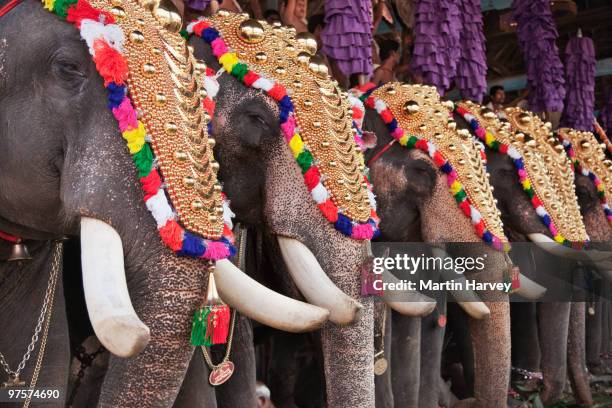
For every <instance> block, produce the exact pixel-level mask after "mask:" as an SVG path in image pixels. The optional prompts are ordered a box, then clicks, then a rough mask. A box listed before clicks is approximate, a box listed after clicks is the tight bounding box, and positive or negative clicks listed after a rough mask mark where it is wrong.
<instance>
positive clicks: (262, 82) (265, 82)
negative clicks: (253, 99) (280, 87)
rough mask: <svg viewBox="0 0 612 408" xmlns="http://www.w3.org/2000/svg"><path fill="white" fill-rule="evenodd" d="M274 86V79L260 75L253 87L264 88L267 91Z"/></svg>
mask: <svg viewBox="0 0 612 408" xmlns="http://www.w3.org/2000/svg"><path fill="white" fill-rule="evenodd" d="M273 86H274V83H273V82H272V81H270V80H269V79H266V78H263V77H260V78H259V79H258V80H257V81H255V82H253V88H257V89H263V90H264V91H266V92H268V91H269V90H270V89H272V87H273Z"/></svg>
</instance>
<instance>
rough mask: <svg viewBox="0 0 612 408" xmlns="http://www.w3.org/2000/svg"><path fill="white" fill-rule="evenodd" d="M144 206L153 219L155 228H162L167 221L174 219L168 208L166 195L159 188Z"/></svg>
mask: <svg viewBox="0 0 612 408" xmlns="http://www.w3.org/2000/svg"><path fill="white" fill-rule="evenodd" d="M145 204H146V205H147V209H148V210H149V211H150V212H151V214H152V215H153V218H155V221H156V222H157V228H161V227H163V226H164V225H166V222H168V220H171V219H173V218H174V212H173V211H172V207H170V204H168V199H167V198H166V194H165V193H164V190H162V189H161V188H160V189H159V190H157V193H156V194H155V195H154V196H153V197H151V198H149V199H148V200H147V201H146V203H145Z"/></svg>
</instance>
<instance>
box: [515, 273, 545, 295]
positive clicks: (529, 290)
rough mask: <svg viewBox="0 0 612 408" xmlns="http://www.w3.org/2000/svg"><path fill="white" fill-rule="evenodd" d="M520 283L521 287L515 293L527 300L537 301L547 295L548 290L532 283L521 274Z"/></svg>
mask: <svg viewBox="0 0 612 408" xmlns="http://www.w3.org/2000/svg"><path fill="white" fill-rule="evenodd" d="M519 281H520V282H521V286H520V287H519V288H518V289H517V290H516V291H515V292H514V293H516V294H517V295H519V296H521V297H524V298H525V299H528V300H537V299H539V298H541V297H542V296H544V294H545V293H546V290H547V289H546V288H545V287H544V286H542V285H540V284H538V283H536V282H534V281H532V280H531V279H529V278H528V277H526V276H525V275H523V274H522V273H519Z"/></svg>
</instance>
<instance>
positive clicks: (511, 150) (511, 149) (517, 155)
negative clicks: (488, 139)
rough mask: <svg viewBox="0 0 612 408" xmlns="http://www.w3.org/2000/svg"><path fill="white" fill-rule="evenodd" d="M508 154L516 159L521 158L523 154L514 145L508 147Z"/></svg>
mask: <svg viewBox="0 0 612 408" xmlns="http://www.w3.org/2000/svg"><path fill="white" fill-rule="evenodd" d="M508 156H510V158H512V159H514V160H516V159H520V158H521V154H520V153H519V151H518V150H516V148H515V147H514V146H509V147H508Z"/></svg>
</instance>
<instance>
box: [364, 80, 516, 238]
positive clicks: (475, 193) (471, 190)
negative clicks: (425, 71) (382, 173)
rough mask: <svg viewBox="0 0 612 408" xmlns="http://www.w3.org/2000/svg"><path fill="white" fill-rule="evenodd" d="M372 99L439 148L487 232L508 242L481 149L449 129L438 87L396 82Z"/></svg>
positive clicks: (409, 130) (404, 126)
mask: <svg viewBox="0 0 612 408" xmlns="http://www.w3.org/2000/svg"><path fill="white" fill-rule="evenodd" d="M372 96H374V97H375V98H377V99H381V100H382V101H384V102H385V104H386V105H387V107H388V108H389V109H390V110H391V112H393V116H394V117H395V119H396V120H397V121H398V123H399V126H400V127H401V128H402V129H403V130H404V132H405V133H404V134H405V135H414V136H417V137H419V138H422V139H425V140H427V141H429V142H431V143H433V144H434V145H435V146H436V148H437V149H438V151H439V152H440V153H441V154H442V155H443V156H444V158H445V159H446V160H448V161H449V162H450V164H451V165H452V166H453V168H454V169H455V170H456V171H457V174H458V179H459V182H460V183H461V184H462V185H463V188H464V190H465V192H466V194H467V196H468V198H469V200H470V203H471V204H472V205H473V206H474V207H476V209H478V211H479V212H480V214H481V215H482V219H483V221H484V223H485V225H486V227H487V229H488V230H489V231H491V233H492V234H493V235H495V236H496V237H498V238H500V239H501V240H502V241H503V242H507V241H508V240H507V238H506V237H505V235H504V229H503V224H502V221H501V218H500V212H499V210H498V209H497V206H496V204H495V199H494V198H493V192H492V191H491V185H490V184H489V179H488V174H487V172H486V171H485V168H484V165H483V163H482V157H481V154H480V150H479V147H478V146H477V145H476V143H475V142H474V140H473V139H472V137H471V136H470V135H469V133H468V134H465V133H463V132H460V131H457V130H456V129H454V128H453V126H449V123H448V122H449V119H450V117H449V110H448V108H447V107H446V106H445V105H444V104H443V103H442V102H441V101H440V96H439V94H438V91H437V90H436V88H435V87H432V86H425V85H408V84H400V83H399V82H392V83H389V84H386V85H383V86H381V87H380V88H378V89H376V90H375V91H374V92H373V93H372Z"/></svg>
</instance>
